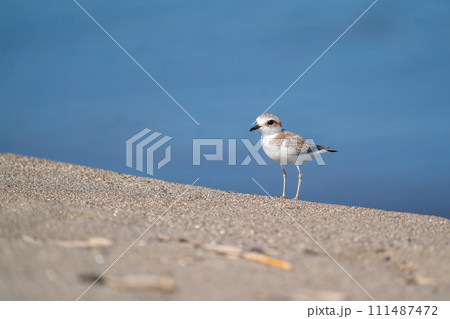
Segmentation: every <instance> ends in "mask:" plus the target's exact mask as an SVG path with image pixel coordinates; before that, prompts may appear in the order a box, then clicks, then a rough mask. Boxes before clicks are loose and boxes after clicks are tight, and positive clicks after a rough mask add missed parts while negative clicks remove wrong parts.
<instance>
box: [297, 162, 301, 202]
mask: <svg viewBox="0 0 450 319" xmlns="http://www.w3.org/2000/svg"><path fill="white" fill-rule="evenodd" d="M295 166H296V167H297V170H298V185H297V195H295V199H298V193H299V192H300V184H301V183H302V172H300V166H299V165H295Z"/></svg>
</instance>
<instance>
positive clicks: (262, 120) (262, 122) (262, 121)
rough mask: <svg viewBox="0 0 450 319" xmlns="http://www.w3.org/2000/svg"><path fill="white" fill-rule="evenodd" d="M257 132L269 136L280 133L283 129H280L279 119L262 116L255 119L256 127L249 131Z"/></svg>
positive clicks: (273, 116) (266, 115)
mask: <svg viewBox="0 0 450 319" xmlns="http://www.w3.org/2000/svg"><path fill="white" fill-rule="evenodd" d="M254 130H259V131H260V132H261V134H262V135H271V134H276V133H280V132H281V131H282V130H283V128H282V127H281V121H280V119H279V118H278V117H277V116H276V115H273V114H263V115H260V116H258V118H257V119H256V125H255V126H253V127H252V128H251V129H250V132H251V131H254Z"/></svg>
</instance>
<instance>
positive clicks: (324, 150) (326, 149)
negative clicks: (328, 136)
mask: <svg viewBox="0 0 450 319" xmlns="http://www.w3.org/2000/svg"><path fill="white" fill-rule="evenodd" d="M316 146H317V149H318V150H319V151H322V152H324V153H325V152H326V153H336V152H337V151H336V150H330V148H329V146H323V145H316Z"/></svg>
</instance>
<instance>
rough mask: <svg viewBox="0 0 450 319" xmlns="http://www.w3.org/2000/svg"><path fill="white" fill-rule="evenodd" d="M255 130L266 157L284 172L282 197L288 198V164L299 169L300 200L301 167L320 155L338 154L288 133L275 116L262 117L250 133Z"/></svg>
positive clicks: (298, 186) (298, 189) (296, 196)
mask: <svg viewBox="0 0 450 319" xmlns="http://www.w3.org/2000/svg"><path fill="white" fill-rule="evenodd" d="M255 130H259V131H260V132H261V145H262V148H263V150H264V152H265V153H266V155H267V156H269V157H270V158H271V159H272V160H274V161H276V162H279V163H280V165H281V169H282V170H283V195H282V196H281V197H286V170H285V169H284V166H285V165H286V164H294V165H295V166H296V167H297V170H298V185H297V195H295V199H298V193H299V192H300V184H301V182H302V173H301V172H300V165H301V164H302V163H303V162H306V161H311V160H313V159H314V158H315V157H317V156H318V155H319V154H323V153H333V152H337V151H335V150H331V149H329V148H328V146H322V145H315V144H313V143H310V142H308V141H306V140H305V139H304V138H303V137H301V136H300V135H297V134H295V133H292V132H289V131H286V130H285V129H283V128H282V126H281V121H280V119H279V118H278V117H277V116H275V115H273V114H263V115H260V116H259V117H258V118H257V119H256V125H255V126H253V127H252V128H251V129H250V132H251V131H255Z"/></svg>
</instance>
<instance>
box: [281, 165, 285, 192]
mask: <svg viewBox="0 0 450 319" xmlns="http://www.w3.org/2000/svg"><path fill="white" fill-rule="evenodd" d="M281 169H282V170H283V195H281V197H283V198H284V197H286V170H285V169H284V165H283V164H281Z"/></svg>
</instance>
